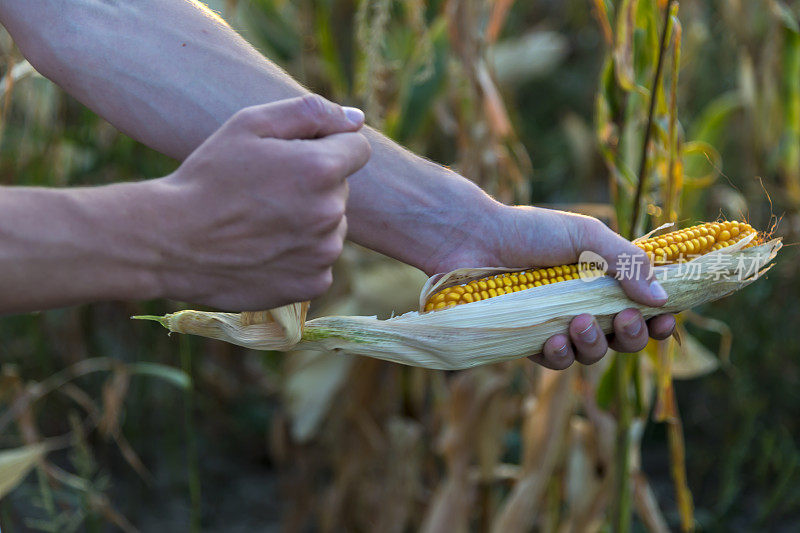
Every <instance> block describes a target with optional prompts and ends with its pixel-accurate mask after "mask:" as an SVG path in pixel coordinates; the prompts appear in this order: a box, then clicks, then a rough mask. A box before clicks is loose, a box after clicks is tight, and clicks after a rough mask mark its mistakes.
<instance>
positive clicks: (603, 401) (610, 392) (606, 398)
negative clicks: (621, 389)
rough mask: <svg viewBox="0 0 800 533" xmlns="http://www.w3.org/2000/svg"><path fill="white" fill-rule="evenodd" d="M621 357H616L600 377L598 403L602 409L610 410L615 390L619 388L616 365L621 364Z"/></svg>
mask: <svg viewBox="0 0 800 533" xmlns="http://www.w3.org/2000/svg"><path fill="white" fill-rule="evenodd" d="M618 361H619V357H614V358H613V360H612V361H611V364H610V365H608V368H606V371H605V372H603V375H602V376H601V377H600V383H598V384H597V394H596V396H595V398H596V399H597V405H598V406H599V407H600V408H601V409H605V410H608V409H609V408H610V407H611V406H612V405H613V403H614V398H615V391H616V390H617V371H616V365H618V364H619V362H618Z"/></svg>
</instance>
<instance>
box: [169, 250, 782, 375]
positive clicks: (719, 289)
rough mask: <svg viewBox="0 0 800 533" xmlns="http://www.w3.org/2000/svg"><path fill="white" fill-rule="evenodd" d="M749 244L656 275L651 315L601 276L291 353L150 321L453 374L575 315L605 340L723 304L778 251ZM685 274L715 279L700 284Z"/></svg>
mask: <svg viewBox="0 0 800 533" xmlns="http://www.w3.org/2000/svg"><path fill="white" fill-rule="evenodd" d="M747 242H749V240H748V239H743V240H742V241H740V242H739V243H737V244H736V245H734V246H731V247H728V248H724V249H722V250H719V251H716V252H712V253H710V254H706V255H704V256H701V257H698V258H697V259H694V260H693V261H690V262H688V263H683V264H673V265H667V266H660V267H656V268H655V269H654V270H655V273H656V276H657V278H658V280H659V282H660V283H661V285H662V286H663V287H664V289H665V290H666V291H667V294H668V295H669V301H668V302H667V304H666V305H664V306H663V307H657V308H656V307H648V306H645V305H641V304H638V303H636V302H633V301H631V300H629V299H628V297H627V296H626V295H625V293H624V292H623V291H622V288H621V287H620V285H619V283H618V282H617V281H616V280H615V279H613V278H611V277H607V276H601V277H598V278H595V279H594V280H592V281H584V280H581V279H576V280H569V281H563V282H559V283H554V284H550V285H545V286H542V287H537V288H535V289H529V290H526V291H520V292H516V293H511V294H505V295H502V296H497V297H495V298H490V299H488V300H482V301H480V302H473V303H470V304H467V305H458V306H455V307H452V308H449V309H444V310H441V311H434V312H430V313H419V312H410V313H406V314H404V315H401V316H398V317H394V318H391V319H388V320H378V319H377V318H375V317H366V316H328V317H321V318H317V319H314V320H310V321H308V322H306V323H305V327H304V328H301V329H302V335H301V340H300V342H299V343H298V344H296V345H294V344H291V343H290V342H288V341H287V339H286V337H285V336H284V333H283V332H284V328H283V327H281V326H279V325H278V324H276V323H274V322H268V323H260V324H251V325H244V324H243V323H242V319H241V315H240V314H238V313H213V312H200V311H180V312H177V313H173V314H171V315H166V316H164V317H160V318H158V320H159V322H161V323H162V324H163V325H164V326H165V327H167V329H169V330H170V331H173V332H177V333H189V334H194V335H201V336H204V337H210V338H214V339H219V340H224V341H227V342H231V343H233V344H237V345H240V346H244V347H247V348H252V349H258V350H282V351H286V350H289V349H292V348H295V347H296V348H298V349H318V350H340V351H343V352H347V353H352V354H358V355H366V356H369V357H375V358H377V359H384V360H387V361H393V362H397V363H403V364H407V365H412V366H419V367H425V368H434V369H445V370H457V369H463V368H469V367H473V366H478V365H483V364H488V363H496V362H500V361H508V360H511V359H517V358H520V357H525V356H528V355H530V354H533V353H539V352H541V350H542V346H543V345H544V342H545V341H546V340H547V339H548V338H549V337H551V336H552V335H555V334H557V333H564V332H565V331H567V327H568V325H569V322H570V321H571V320H572V319H573V318H574V317H575V316H577V315H579V314H581V313H590V314H592V315H594V316H595V317H596V318H597V321H598V323H599V324H600V326H601V328H602V329H603V331H604V332H606V333H609V332H611V331H612V321H613V318H614V316H615V315H616V314H617V313H619V312H620V311H622V310H624V309H628V308H635V309H638V310H639V311H641V313H642V315H643V316H644V317H645V319H647V318H650V317H653V316H655V315H660V314H664V313H676V312H679V311H683V310H686V309H690V308H692V307H695V306H697V305H701V304H704V303H707V302H711V301H714V300H717V299H719V298H722V297H724V296H727V295H729V294H731V293H733V292H735V291H737V290H739V289H741V288H743V287H745V286H747V285H749V284H750V283H752V282H753V281H755V280H756V279H758V277H759V276H761V275H762V274H763V273H765V272H766V271H767V270H769V269H770V268H771V266H772V265H771V261H772V259H773V258H774V257H775V256H776V254H777V252H778V250H780V248H781V246H782V245H781V241H780V239H774V240H772V241H770V242H768V243H765V244H762V245H759V246H755V247H752V248H747V249H743V248H742V247H743V246H744V245H745V244H747ZM687 265H692V268H695V269H702V271H703V272H705V273H706V274H708V273H709V272H713V275H712V276H709V275H704V276H698V275H697V272H696V271H694V272H693V271H691V270H690V268H688V267H687ZM508 270H509V269H502V268H482V269H460V270H457V271H454V272H452V273H450V274H446V275H444V276H441V277H438V278H432V279H431V280H429V283H428V284H427V285H426V287H425V288H424V289H423V295H422V297H421V301H424V300H425V299H426V298H427V295H430V294H431V293H432V292H435V291H436V290H438V289H440V288H442V287H445V286H449V285H453V284H457V283H463V282H464V281H465V280H469V279H477V278H479V277H482V276H484V275H486V274H487V273H491V272H500V271H508ZM298 328H299V326H298Z"/></svg>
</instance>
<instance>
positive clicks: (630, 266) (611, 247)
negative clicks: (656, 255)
mask: <svg viewBox="0 0 800 533" xmlns="http://www.w3.org/2000/svg"><path fill="white" fill-rule="evenodd" d="M584 233H585V235H584V236H585V237H588V240H587V239H585V238H584V239H582V244H583V246H582V247H581V248H582V250H589V251H592V252H595V253H596V254H598V255H600V256H601V257H602V258H603V259H605V260H606V261H607V262H608V271H609V273H611V274H614V275H615V277H616V278H617V280H619V282H620V285H621V286H622V290H624V291H625V294H627V295H628V297H629V298H630V299H631V300H633V301H635V302H638V303H641V304H644V305H649V306H651V307H661V306H662V305H664V304H665V303H667V293H666V291H665V290H664V288H663V287H662V286H661V284H660V283H658V282H657V281H656V280H655V279H654V277H653V269H652V266H651V264H650V260H649V258H648V257H647V254H645V253H644V251H643V250H642V249H640V248H639V247H638V246H635V245H633V244H632V243H630V242H628V241H627V240H625V239H623V238H622V237H621V236H620V235H618V234H617V233H615V232H613V231H611V229H610V228H608V227H607V226H606V225H605V224H603V223H599V224H597V223H592V224H590V225H589V227H588V228H587V230H586V231H585V232H584Z"/></svg>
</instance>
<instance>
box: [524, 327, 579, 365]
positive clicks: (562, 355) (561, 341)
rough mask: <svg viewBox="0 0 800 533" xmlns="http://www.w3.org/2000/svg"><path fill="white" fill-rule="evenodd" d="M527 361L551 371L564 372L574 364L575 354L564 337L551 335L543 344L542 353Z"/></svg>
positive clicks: (532, 356)
mask: <svg viewBox="0 0 800 533" xmlns="http://www.w3.org/2000/svg"><path fill="white" fill-rule="evenodd" d="M529 359H530V360H531V361H534V362H535V363H539V364H540V365H542V366H543V367H545V368H549V369H551V370H564V369H565V368H569V366H570V365H572V363H574V362H575V353H574V352H573V350H572V346H571V345H570V343H569V339H568V338H567V336H566V335H553V336H552V337H550V338H549V339H547V341H546V342H545V343H544V347H543V348H542V353H540V354H536V355H531V356H530V357H529Z"/></svg>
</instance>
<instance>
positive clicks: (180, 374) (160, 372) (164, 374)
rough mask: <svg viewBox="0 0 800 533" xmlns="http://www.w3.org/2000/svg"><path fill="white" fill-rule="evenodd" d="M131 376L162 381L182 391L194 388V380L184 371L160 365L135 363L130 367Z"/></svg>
mask: <svg viewBox="0 0 800 533" xmlns="http://www.w3.org/2000/svg"><path fill="white" fill-rule="evenodd" d="M128 370H130V372H131V374H138V375H140V376H152V377H156V378H159V379H162V380H164V381H166V382H168V383H171V384H172V385H174V386H176V387H178V388H179V389H182V390H188V389H189V388H191V386H192V378H191V377H190V376H189V375H188V374H187V373H186V372H184V371H183V370H180V369H178V368H174V367H171V366H167V365H162V364H159V363H133V364H131V365H128Z"/></svg>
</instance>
